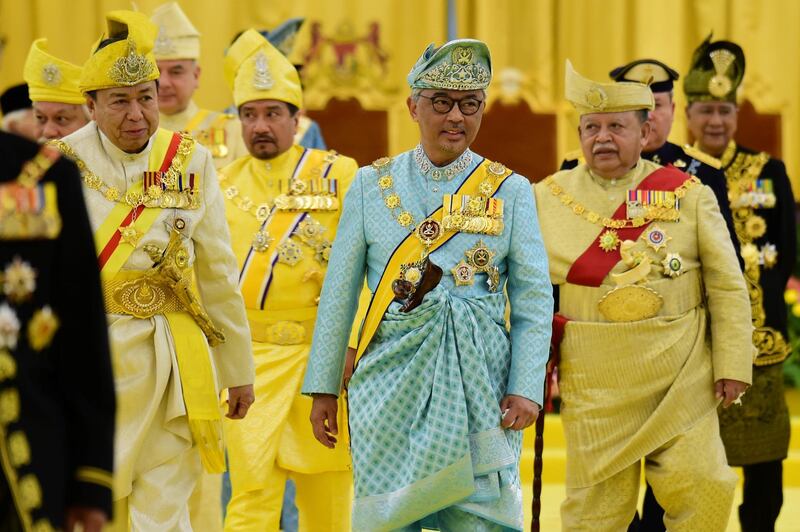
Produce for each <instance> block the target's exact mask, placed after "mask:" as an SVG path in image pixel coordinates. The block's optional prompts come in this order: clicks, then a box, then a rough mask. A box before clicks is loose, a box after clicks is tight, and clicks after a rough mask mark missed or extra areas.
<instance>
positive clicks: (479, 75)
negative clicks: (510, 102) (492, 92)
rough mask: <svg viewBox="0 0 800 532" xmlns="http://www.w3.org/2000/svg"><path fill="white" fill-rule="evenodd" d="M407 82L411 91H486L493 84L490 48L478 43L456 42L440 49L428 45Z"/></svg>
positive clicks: (461, 40) (466, 40)
mask: <svg viewBox="0 0 800 532" xmlns="http://www.w3.org/2000/svg"><path fill="white" fill-rule="evenodd" d="M407 79H408V85H409V86H410V87H411V88H412V89H446V90H457V91H470V90H478V89H486V87H488V86H489V82H490V81H492V58H491V56H490V54H489V47H488V46H486V43H484V42H482V41H478V40H475V39H457V40H454V41H450V42H448V43H445V44H443V45H442V46H441V47H439V48H436V47H434V45H433V44H429V45H428V47H427V48H426V49H425V51H424V52H422V55H421V56H420V58H419V59H418V60H417V62H416V64H415V65H414V67H413V68H412V69H411V72H409V73H408V78H407Z"/></svg>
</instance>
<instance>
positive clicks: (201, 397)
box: [164, 312, 225, 473]
mask: <svg viewBox="0 0 800 532" xmlns="http://www.w3.org/2000/svg"><path fill="white" fill-rule="evenodd" d="M164 316H165V317H166V318H167V322H168V323H169V330H170V332H171V333H172V342H173V344H174V345H175V358H176V359H177V360H178V369H179V371H180V376H181V387H182V388H183V400H184V402H185V403H186V415H187V416H188V418H189V428H190V429H191V431H192V437H193V438H194V443H195V445H197V449H198V451H199V452H200V461H201V462H202V463H203V467H204V468H205V470H206V471H207V472H208V473H222V472H223V471H225V448H224V445H223V440H222V414H221V413H220V409H219V402H218V400H217V390H216V384H215V380H214V372H213V369H212V368H211V359H210V358H209V357H210V353H209V351H208V345H207V344H206V338H205V336H204V335H203V331H201V330H200V327H198V325H197V323H196V322H195V321H194V320H193V319H192V317H191V316H190V315H189V314H187V313H186V312H168V313H166V314H164Z"/></svg>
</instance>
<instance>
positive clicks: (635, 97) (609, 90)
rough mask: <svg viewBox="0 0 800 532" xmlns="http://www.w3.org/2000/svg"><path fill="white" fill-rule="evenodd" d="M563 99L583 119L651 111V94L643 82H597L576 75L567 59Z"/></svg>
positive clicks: (652, 103)
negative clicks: (606, 114)
mask: <svg viewBox="0 0 800 532" xmlns="http://www.w3.org/2000/svg"><path fill="white" fill-rule="evenodd" d="M564 96H565V98H566V99H567V100H568V101H569V102H570V103H571V104H572V105H573V106H575V109H577V111H578V113H579V114H580V115H581V116H583V115H586V114H591V113H619V112H622V111H636V110H639V109H647V110H652V109H653V106H654V99H653V92H652V91H651V90H650V87H648V86H647V85H645V84H644V83H636V82H632V81H620V82H617V83H599V82H597V81H592V80H590V79H586V78H584V77H583V76H581V75H580V74H578V73H577V72H576V71H575V69H574V68H572V63H570V61H569V59H567V65H566V76H565V79H564Z"/></svg>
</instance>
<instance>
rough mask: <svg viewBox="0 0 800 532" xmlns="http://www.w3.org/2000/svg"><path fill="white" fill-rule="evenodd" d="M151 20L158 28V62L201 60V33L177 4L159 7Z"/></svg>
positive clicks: (154, 51)
mask: <svg viewBox="0 0 800 532" xmlns="http://www.w3.org/2000/svg"><path fill="white" fill-rule="evenodd" d="M150 20H151V21H152V22H153V24H155V25H156V26H158V37H156V42H155V45H154V48H153V54H154V55H155V56H156V59H157V60H162V59H164V60H170V59H199V58H200V32H199V31H197V28H195V27H194V25H193V24H192V22H191V21H190V20H189V17H187V16H186V14H185V13H184V12H183V10H182V9H181V8H180V6H179V5H178V4H177V2H169V3H167V4H162V5H160V6H158V7H157V8H156V9H155V11H153V15H152V16H151V17H150Z"/></svg>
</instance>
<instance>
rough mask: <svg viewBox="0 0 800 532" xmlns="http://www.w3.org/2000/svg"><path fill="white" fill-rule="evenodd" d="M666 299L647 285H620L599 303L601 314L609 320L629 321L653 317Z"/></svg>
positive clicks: (598, 307)
mask: <svg viewBox="0 0 800 532" xmlns="http://www.w3.org/2000/svg"><path fill="white" fill-rule="evenodd" d="M663 305H664V300H663V299H662V298H661V296H660V295H659V293H658V292H656V291H655V290H653V289H652V288H647V287H646V286H641V285H635V284H630V285H626V286H618V287H616V288H614V289H613V290H611V291H610V292H608V293H607V294H606V295H604V296H603V298H602V299H601V300H600V301H599V302H598V303H597V309H598V310H599V311H600V314H602V315H603V316H605V318H606V319H607V320H608V321H615V322H627V321H639V320H646V319H648V318H652V317H653V316H655V315H657V314H658V311H659V310H661V307H662V306H663Z"/></svg>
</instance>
